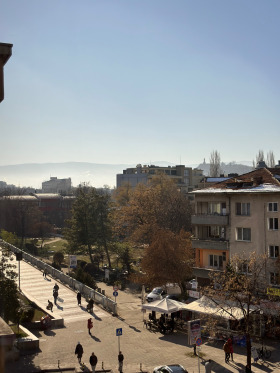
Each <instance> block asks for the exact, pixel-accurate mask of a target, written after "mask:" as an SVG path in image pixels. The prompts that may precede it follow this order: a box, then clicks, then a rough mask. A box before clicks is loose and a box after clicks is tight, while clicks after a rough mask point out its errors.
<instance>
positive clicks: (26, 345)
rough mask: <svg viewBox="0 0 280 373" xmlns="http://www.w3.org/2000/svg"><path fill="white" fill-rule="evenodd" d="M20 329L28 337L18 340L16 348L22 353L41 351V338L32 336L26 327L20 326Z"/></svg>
mask: <svg viewBox="0 0 280 373" xmlns="http://www.w3.org/2000/svg"><path fill="white" fill-rule="evenodd" d="M20 329H21V330H22V331H23V332H24V333H26V334H27V335H28V337H23V338H18V339H17V341H16V346H17V348H18V349H19V350H21V351H29V350H38V349H39V338H37V337H36V336H35V335H34V334H32V333H31V332H30V331H29V330H28V329H26V328H25V327H24V326H22V325H20Z"/></svg>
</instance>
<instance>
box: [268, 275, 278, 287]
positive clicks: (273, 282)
mask: <svg viewBox="0 0 280 373" xmlns="http://www.w3.org/2000/svg"><path fill="white" fill-rule="evenodd" d="M269 282H270V284H271V285H280V283H279V273H277V272H270V279H269Z"/></svg>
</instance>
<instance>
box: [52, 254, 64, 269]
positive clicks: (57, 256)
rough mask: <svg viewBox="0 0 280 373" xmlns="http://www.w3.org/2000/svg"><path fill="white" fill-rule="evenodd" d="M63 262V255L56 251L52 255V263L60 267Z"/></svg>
mask: <svg viewBox="0 0 280 373" xmlns="http://www.w3.org/2000/svg"><path fill="white" fill-rule="evenodd" d="M63 261H64V254H63V252H62V251H57V252H55V253H54V254H53V262H54V263H55V264H58V265H59V266H61V264H62V263H63Z"/></svg>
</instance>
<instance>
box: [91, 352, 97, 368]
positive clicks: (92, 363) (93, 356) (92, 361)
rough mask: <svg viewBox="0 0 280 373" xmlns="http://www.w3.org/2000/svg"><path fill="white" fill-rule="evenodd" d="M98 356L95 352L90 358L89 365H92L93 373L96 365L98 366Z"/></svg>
mask: <svg viewBox="0 0 280 373" xmlns="http://www.w3.org/2000/svg"><path fill="white" fill-rule="evenodd" d="M97 361H98V359H97V356H96V355H95V354H94V352H93V353H92V354H91V356H90V358H89V363H90V365H91V369H92V373H95V368H96V365H97Z"/></svg>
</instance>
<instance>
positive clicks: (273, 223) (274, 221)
mask: <svg viewBox="0 0 280 373" xmlns="http://www.w3.org/2000/svg"><path fill="white" fill-rule="evenodd" d="M268 229H269V230H272V231H277V230H278V218H268Z"/></svg>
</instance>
